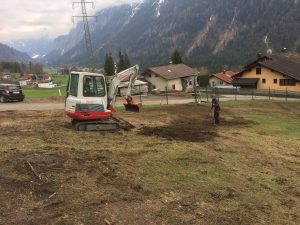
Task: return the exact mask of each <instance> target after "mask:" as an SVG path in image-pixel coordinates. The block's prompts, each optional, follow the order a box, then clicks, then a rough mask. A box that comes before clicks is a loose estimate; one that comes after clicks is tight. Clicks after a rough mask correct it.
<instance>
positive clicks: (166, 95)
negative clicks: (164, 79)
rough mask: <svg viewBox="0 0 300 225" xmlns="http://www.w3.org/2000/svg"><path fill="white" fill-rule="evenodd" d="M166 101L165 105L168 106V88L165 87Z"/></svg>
mask: <svg viewBox="0 0 300 225" xmlns="http://www.w3.org/2000/svg"><path fill="white" fill-rule="evenodd" d="M166 99H167V105H169V96H168V87H166Z"/></svg>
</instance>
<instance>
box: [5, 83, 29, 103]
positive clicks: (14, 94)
mask: <svg viewBox="0 0 300 225" xmlns="http://www.w3.org/2000/svg"><path fill="white" fill-rule="evenodd" d="M24 98H25V96H24V94H23V91H22V88H21V86H20V85H17V84H0V102H1V103H4V102H7V101H19V102H22V101H23V100H24Z"/></svg>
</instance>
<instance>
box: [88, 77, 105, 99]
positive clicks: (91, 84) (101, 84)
mask: <svg viewBox="0 0 300 225" xmlns="http://www.w3.org/2000/svg"><path fill="white" fill-rule="evenodd" d="M105 91H106V90H105V81H104V78H103V77H102V76H88V75H86V76H84V77H83V96H84V97H104V96H105Z"/></svg>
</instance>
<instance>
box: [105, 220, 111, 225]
mask: <svg viewBox="0 0 300 225" xmlns="http://www.w3.org/2000/svg"><path fill="white" fill-rule="evenodd" d="M104 222H105V224H106V225H112V223H111V222H109V221H108V220H107V219H105V220H104Z"/></svg>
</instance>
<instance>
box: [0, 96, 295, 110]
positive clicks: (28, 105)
mask: <svg viewBox="0 0 300 225" xmlns="http://www.w3.org/2000/svg"><path fill="white" fill-rule="evenodd" d="M135 99H136V100H137V101H139V97H135ZM250 99H252V96H244V95H242V96H241V95H240V96H237V100H250ZM255 99H269V98H268V97H255ZM203 100H206V99H203ZM230 100H235V96H234V95H226V96H222V97H221V99H220V101H221V102H222V101H230ZM272 100H281V101H284V100H285V99H284V98H272ZM297 100H298V101H299V100H300V99H288V101H297ZM46 101H47V100H46ZM192 102H195V100H194V99H193V98H183V97H177V96H170V97H169V99H168V103H169V104H170V105H175V104H176V105H178V104H188V103H192ZM142 103H143V105H161V104H162V105H166V104H167V100H166V98H165V97H161V96H147V97H142ZM122 105H123V100H122V98H119V99H118V101H117V103H116V106H122ZM64 106H65V104H64V102H46V103H44V102H43V101H38V102H25V103H3V104H1V103H0V111H11V110H13V111H15V110H18V111H20V110H56V109H61V110H63V109H64Z"/></svg>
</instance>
